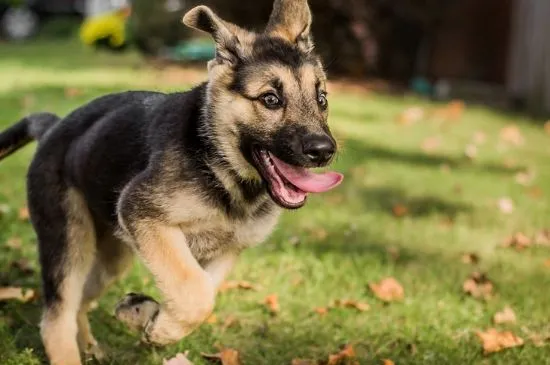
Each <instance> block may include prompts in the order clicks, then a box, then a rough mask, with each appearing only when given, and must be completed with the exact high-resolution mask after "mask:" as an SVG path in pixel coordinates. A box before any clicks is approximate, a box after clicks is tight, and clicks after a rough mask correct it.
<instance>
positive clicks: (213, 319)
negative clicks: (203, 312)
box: [206, 313, 218, 324]
mask: <svg viewBox="0 0 550 365" xmlns="http://www.w3.org/2000/svg"><path fill="white" fill-rule="evenodd" d="M206 323H208V324H215V323H218V317H217V316H216V315H215V314H214V313H212V314H211V315H210V316H209V317H208V318H207V319H206Z"/></svg>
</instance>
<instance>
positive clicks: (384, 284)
mask: <svg viewBox="0 0 550 365" xmlns="http://www.w3.org/2000/svg"><path fill="white" fill-rule="evenodd" d="M369 288H370V290H372V292H373V293H374V295H375V296H376V297H377V298H378V299H380V300H383V301H384V302H392V301H396V300H402V299H403V298H404V297H405V291H404V289H403V287H402V286H401V284H399V282H398V281H397V280H395V279H394V278H391V277H390V278H385V279H383V280H382V281H380V282H379V283H369Z"/></svg>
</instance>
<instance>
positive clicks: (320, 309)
mask: <svg viewBox="0 0 550 365" xmlns="http://www.w3.org/2000/svg"><path fill="white" fill-rule="evenodd" d="M313 311H314V312H315V313H317V314H318V315H320V316H324V315H326V314H327V313H328V308H327V307H318V308H315V309H314V310H313Z"/></svg>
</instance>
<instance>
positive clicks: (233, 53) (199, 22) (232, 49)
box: [183, 5, 250, 65]
mask: <svg viewBox="0 0 550 365" xmlns="http://www.w3.org/2000/svg"><path fill="white" fill-rule="evenodd" d="M183 23H184V24H185V25H187V26H188V27H190V28H194V29H197V30H200V31H203V32H206V33H209V34H210V35H211V36H212V38H213V39H214V41H215V42H216V58H217V59H218V60H220V61H222V62H226V63H229V64H232V65H234V64H236V63H237V62H238V61H239V59H241V58H242V57H244V49H243V44H242V41H244V40H246V38H247V37H250V34H249V32H247V31H246V30H244V29H241V28H239V27H238V26H236V25H234V24H231V23H228V22H226V21H224V20H222V19H221V18H220V17H219V16H217V15H216V14H215V13H214V12H213V11H212V10H211V9H210V8H209V7H207V6H203V5H201V6H197V7H195V8H193V9H191V10H189V11H188V12H187V13H186V14H185V16H184V17H183Z"/></svg>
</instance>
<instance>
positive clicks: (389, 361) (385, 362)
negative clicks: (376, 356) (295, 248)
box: [382, 359, 395, 365]
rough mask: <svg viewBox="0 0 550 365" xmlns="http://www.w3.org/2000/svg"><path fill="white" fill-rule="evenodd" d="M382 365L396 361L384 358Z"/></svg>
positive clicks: (393, 364) (390, 364) (388, 364)
mask: <svg viewBox="0 0 550 365" xmlns="http://www.w3.org/2000/svg"><path fill="white" fill-rule="evenodd" d="M382 365H395V363H394V362H393V361H391V360H390V359H383V360H382Z"/></svg>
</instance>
